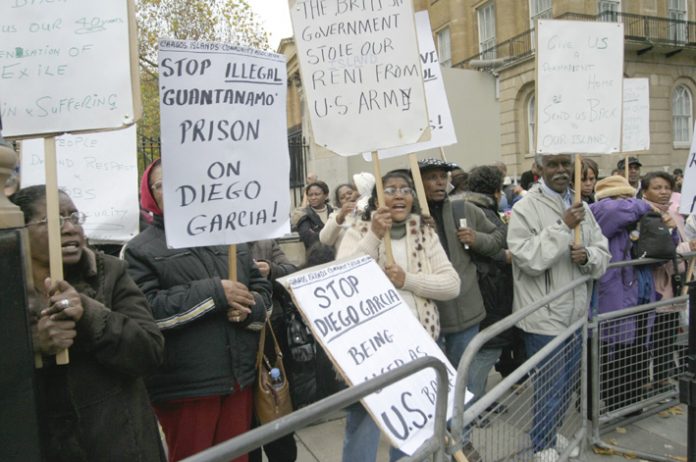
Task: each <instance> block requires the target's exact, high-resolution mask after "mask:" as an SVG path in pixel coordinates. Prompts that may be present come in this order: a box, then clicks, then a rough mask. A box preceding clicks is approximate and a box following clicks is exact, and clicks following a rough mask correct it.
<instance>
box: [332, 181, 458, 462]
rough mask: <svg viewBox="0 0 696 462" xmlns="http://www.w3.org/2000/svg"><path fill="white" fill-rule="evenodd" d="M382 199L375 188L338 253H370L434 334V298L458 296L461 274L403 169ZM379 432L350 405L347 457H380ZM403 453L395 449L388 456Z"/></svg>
mask: <svg viewBox="0 0 696 462" xmlns="http://www.w3.org/2000/svg"><path fill="white" fill-rule="evenodd" d="M382 182H383V184H384V201H385V204H384V206H382V207H379V208H377V205H376V202H377V199H376V198H377V194H376V192H373V194H372V197H371V199H370V203H369V205H368V208H367V210H365V213H364V214H363V217H362V220H360V221H358V222H356V223H355V224H354V225H353V226H352V227H351V228H350V229H349V230H348V231H347V232H346V235H345V237H344V238H343V242H342V243H341V247H340V248H339V250H338V257H339V258H344V257H349V256H355V255H362V254H366V255H370V256H371V257H373V258H374V259H375V260H376V261H377V262H378V263H379V265H380V266H381V267H382V268H383V269H384V272H385V274H386V275H387V277H388V278H389V280H390V281H391V282H392V284H394V286H395V287H396V288H397V290H398V291H399V294H400V295H401V297H402V298H403V299H404V301H405V302H406V305H407V306H408V307H409V308H410V312H411V314H412V315H413V316H414V317H415V318H416V319H418V321H419V322H420V323H421V325H422V326H423V328H424V329H425V330H426V331H427V332H428V334H429V335H430V336H431V337H432V338H433V339H437V338H438V335H439V333H440V324H439V319H438V310H437V307H436V306H435V304H434V303H433V301H432V300H449V299H451V298H453V297H456V296H457V293H458V290H459V277H458V276H457V273H456V271H455V270H454V268H453V267H452V265H451V264H450V262H449V261H448V259H447V255H446V254H445V252H444V250H443V248H442V246H441V245H440V243H439V240H438V236H437V233H436V232H435V231H434V230H433V229H432V228H430V227H429V226H427V225H425V224H424V223H423V222H422V220H421V216H420V210H419V207H418V203H417V200H416V199H415V197H414V195H415V192H414V189H413V183H412V181H411V178H410V177H409V176H408V174H406V173H404V172H403V171H393V172H389V173H387V174H386V175H385V176H384V177H383V178H382ZM386 233H389V235H390V236H391V244H392V250H393V255H394V263H391V264H390V263H388V262H387V260H386V252H385V247H384V241H383V238H384V236H385V235H386ZM379 437H380V431H379V429H378V428H377V425H376V424H375V423H374V422H373V421H372V419H371V417H370V416H369V414H368V413H367V412H366V411H365V409H364V408H363V407H362V405H361V404H356V405H353V406H351V407H350V408H348V418H347V421H346V436H345V439H344V443H343V461H345V462H353V461H361V462H369V461H374V460H375V458H376V456H377V448H378V445H379ZM403 456H404V454H403V453H402V452H401V451H399V450H397V449H395V448H392V449H391V451H390V460H397V459H398V458H400V457H403Z"/></svg>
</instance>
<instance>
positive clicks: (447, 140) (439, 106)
mask: <svg viewBox="0 0 696 462" xmlns="http://www.w3.org/2000/svg"><path fill="white" fill-rule="evenodd" d="M416 31H417V33H418V48H419V49H420V58H421V65H422V66H423V82H424V84H425V99H426V101H427V102H428V113H429V114H430V134H431V138H430V141H423V142H421V143H416V144H410V145H406V146H401V147H398V148H393V149H381V150H379V151H378V154H379V158H380V159H388V158H390V157H397V156H402V155H404V154H410V153H413V152H418V151H425V150H426V149H431V148H439V147H443V146H449V145H451V144H454V143H456V142H457V134H456V133H455V131H454V123H453V122H452V114H451V113H450V108H449V104H448V102H447V93H446V92H445V84H444V82H443V80H442V69H441V68H440V61H439V60H438V57H437V49H436V48H435V42H433V34H432V31H431V29H430V17H429V16H428V11H427V10H423V11H419V12H417V13H416ZM363 158H364V159H365V160H367V161H370V160H372V154H371V153H369V152H365V153H363Z"/></svg>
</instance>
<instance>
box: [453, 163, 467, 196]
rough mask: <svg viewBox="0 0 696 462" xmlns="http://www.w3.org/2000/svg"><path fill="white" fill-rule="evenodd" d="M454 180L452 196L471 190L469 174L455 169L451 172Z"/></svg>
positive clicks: (457, 168)
mask: <svg viewBox="0 0 696 462" xmlns="http://www.w3.org/2000/svg"><path fill="white" fill-rule="evenodd" d="M450 176H451V179H452V190H451V191H450V192H449V195H450V196H455V195H457V194H461V193H463V192H464V191H467V190H468V189H469V174H468V173H467V172H465V171H464V170H462V169H461V168H459V167H454V168H453V169H452V172H450Z"/></svg>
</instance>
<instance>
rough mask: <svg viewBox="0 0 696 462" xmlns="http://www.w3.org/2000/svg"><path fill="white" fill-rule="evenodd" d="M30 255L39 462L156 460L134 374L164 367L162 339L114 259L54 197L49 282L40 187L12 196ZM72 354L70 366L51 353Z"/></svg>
mask: <svg viewBox="0 0 696 462" xmlns="http://www.w3.org/2000/svg"><path fill="white" fill-rule="evenodd" d="M11 200H12V202H14V203H15V204H16V205H18V206H19V207H20V209H21V210H22V212H23V214H24V219H25V222H26V227H27V230H28V234H29V245H30V249H31V263H32V265H31V266H32V277H33V281H34V289H33V293H30V294H29V295H30V296H29V299H30V304H31V308H32V309H31V314H32V321H33V337H34V341H33V343H34V350H35V351H36V353H37V354H41V355H42V356H43V364H44V365H43V367H42V368H41V369H37V371H36V380H37V383H38V389H39V406H40V408H39V409H40V413H41V418H40V421H41V422H42V428H41V431H42V441H43V450H44V456H45V457H46V460H51V461H53V460H61V461H67V460H70V461H91V460H100V461H123V460H132V461H136V460H143V461H145V460H147V461H150V460H164V454H163V451H162V449H161V445H160V439H159V433H158V430H157V421H156V419H155V415H154V413H153V411H152V408H151V407H150V402H149V400H148V396H147V392H146V390H145V385H144V383H143V380H142V377H143V376H145V375H146V374H148V373H150V372H152V371H153V370H154V369H155V368H156V367H157V365H158V364H159V363H160V361H161V360H162V354H163V348H164V340H163V338H162V335H161V334H160V332H159V329H158V328H157V325H156V324H155V322H154V320H153V319H152V315H151V314H150V310H149V309H148V306H147V301H146V300H145V297H144V296H143V294H142V293H141V292H140V290H139V289H138V287H137V286H136V285H135V283H134V282H133V280H132V279H131V278H130V277H129V276H128V274H127V273H126V264H125V263H124V262H122V261H121V260H118V259H117V258H114V257H110V256H108V255H104V254H101V253H96V252H94V251H92V250H91V249H89V248H88V247H87V245H86V242H85V235H84V232H83V229H82V224H83V223H84V215H83V214H81V213H80V212H79V211H78V210H77V209H76V208H75V205H74V204H73V202H72V200H71V199H70V197H69V196H68V195H67V194H66V193H64V192H60V195H59V206H60V239H61V240H60V242H61V252H62V257H63V270H64V275H65V279H64V280H52V279H51V278H50V270H49V249H48V231H47V226H46V222H47V219H46V188H45V186H43V185H41V186H31V187H28V188H24V189H21V190H19V191H18V192H17V193H15V194H14V195H13V196H12V197H11ZM66 348H70V363H69V364H68V365H65V366H57V365H56V364H55V361H54V359H53V356H51V355H55V354H56V353H57V352H59V351H61V350H63V349H66Z"/></svg>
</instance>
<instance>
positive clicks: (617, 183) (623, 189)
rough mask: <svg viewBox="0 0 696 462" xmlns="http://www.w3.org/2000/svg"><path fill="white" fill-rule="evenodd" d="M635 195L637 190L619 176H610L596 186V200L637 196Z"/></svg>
mask: <svg viewBox="0 0 696 462" xmlns="http://www.w3.org/2000/svg"><path fill="white" fill-rule="evenodd" d="M635 194H636V190H635V189H633V187H632V186H631V185H630V184H628V180H626V178H624V177H622V176H619V175H613V176H608V177H606V178H604V179H603V180H599V181H598V182H597V184H596V185H595V199H597V200H600V199H604V198H605V197H615V196H623V195H630V196H635Z"/></svg>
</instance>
